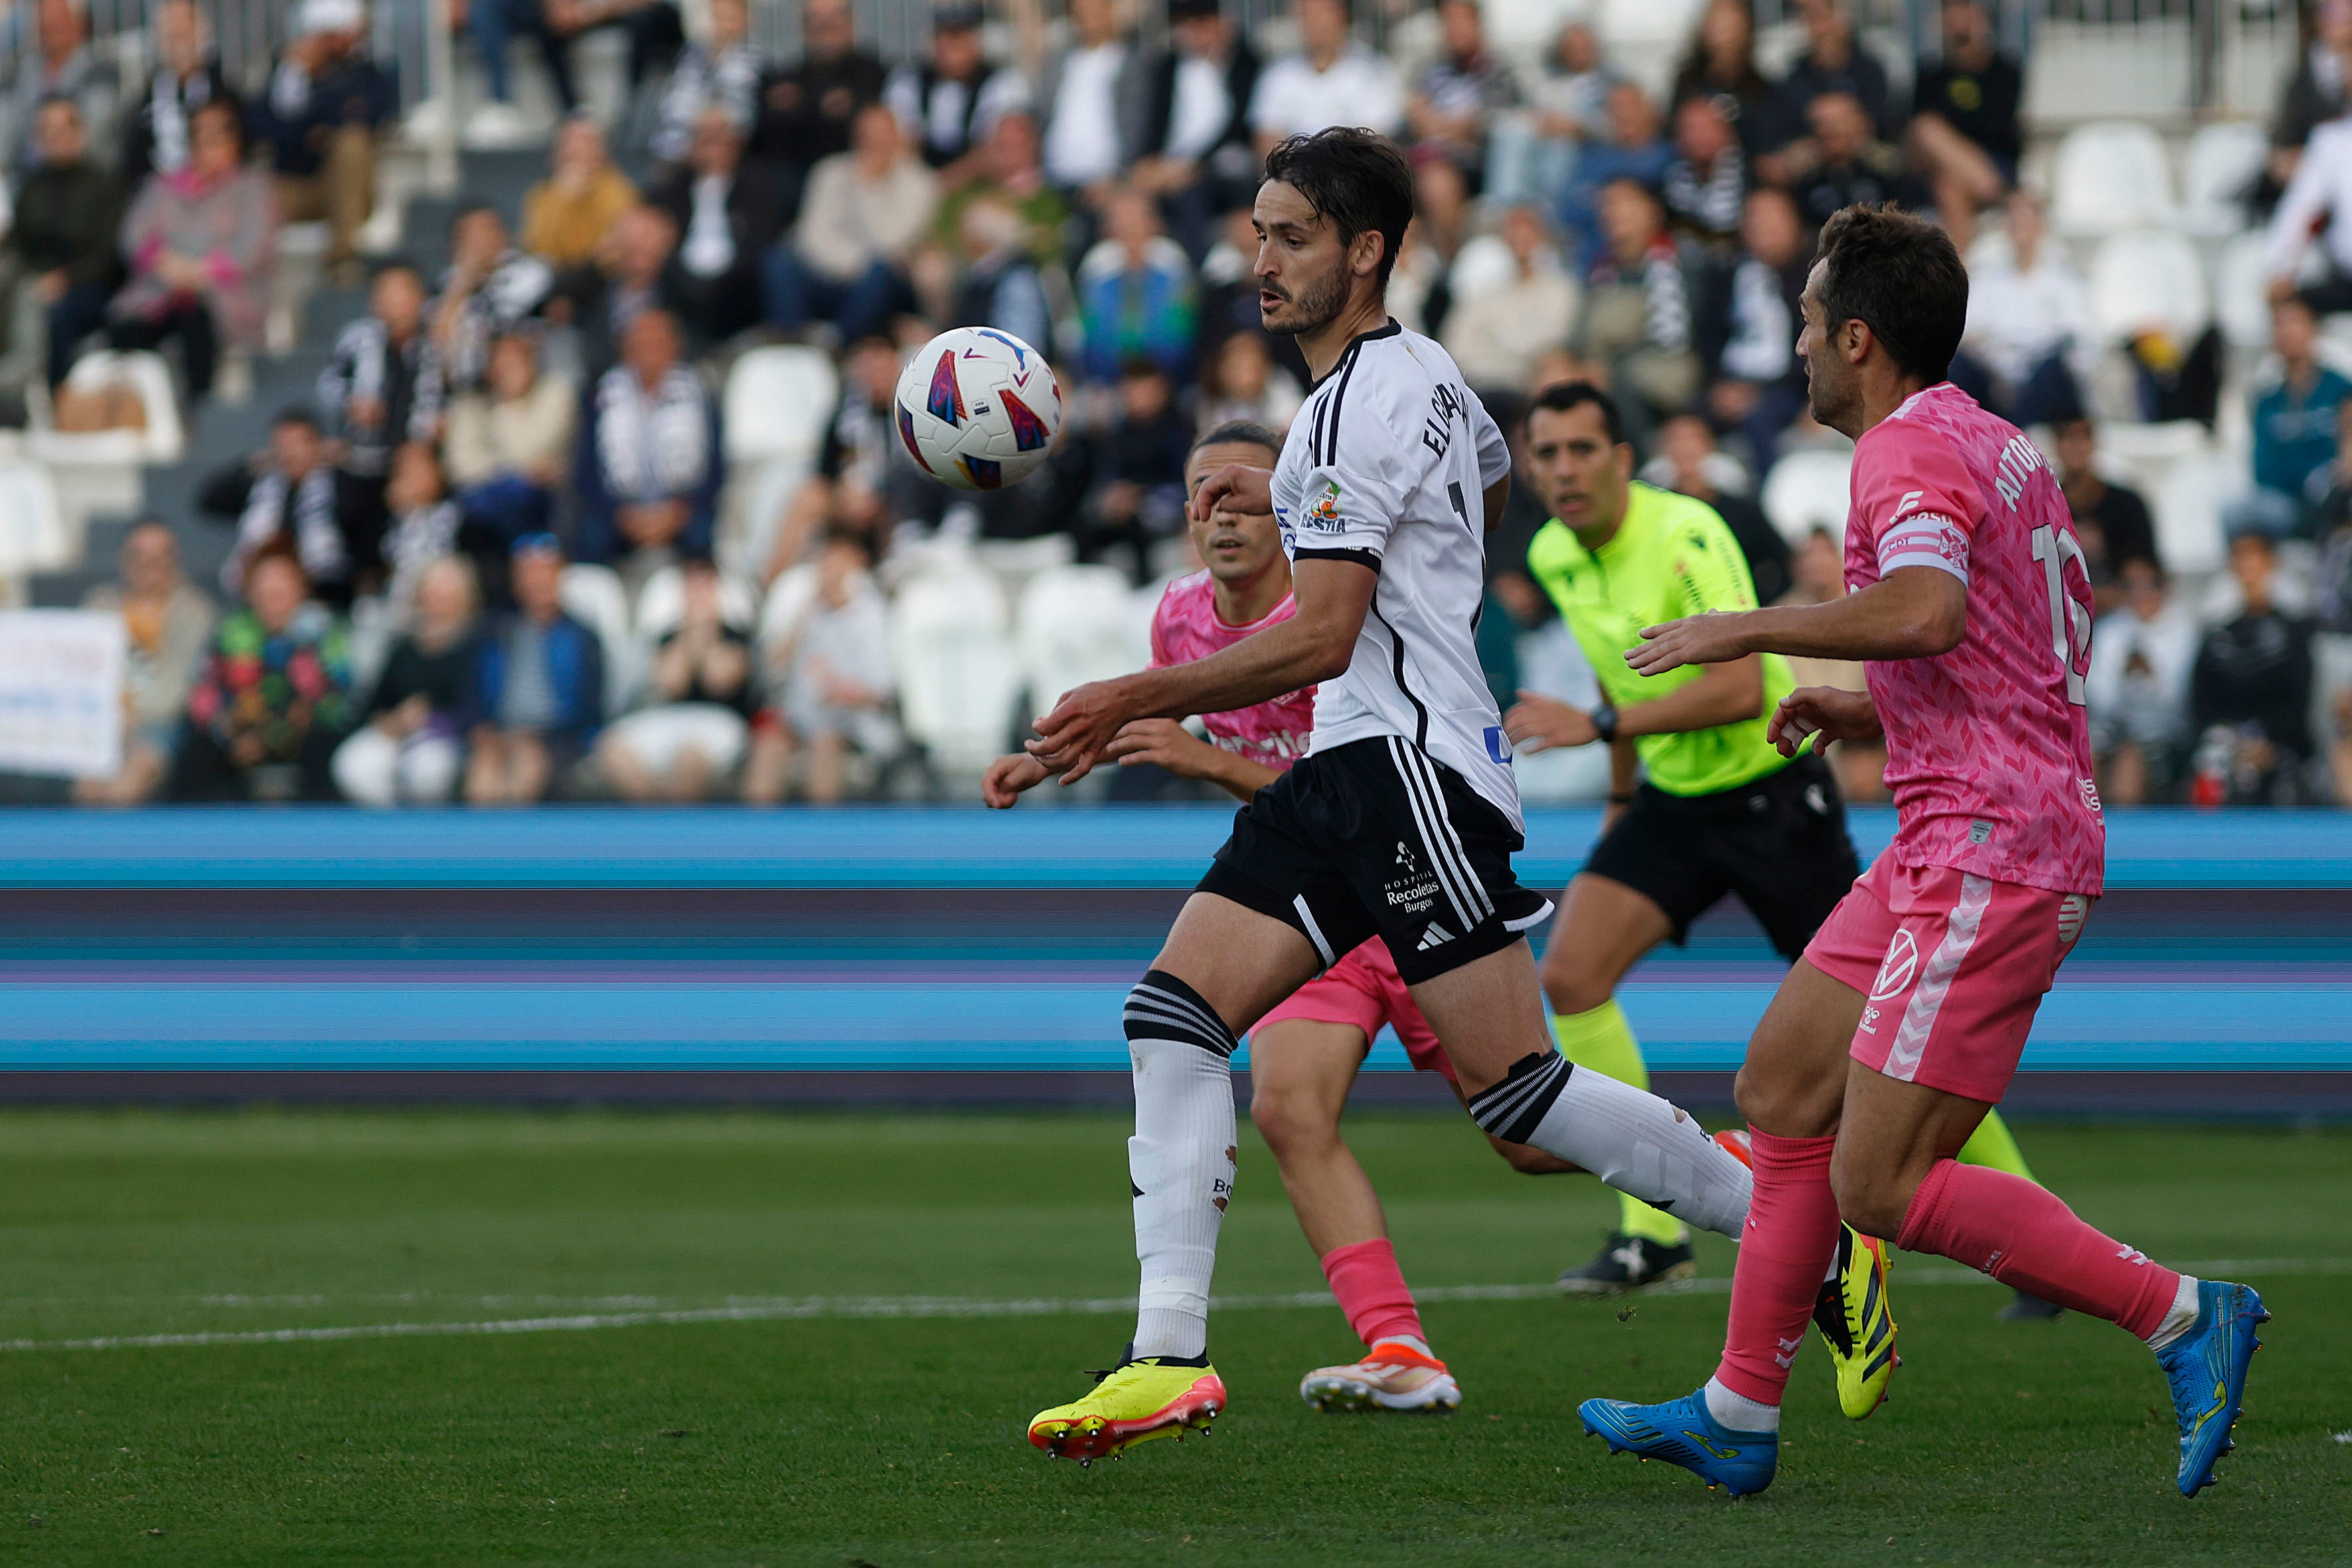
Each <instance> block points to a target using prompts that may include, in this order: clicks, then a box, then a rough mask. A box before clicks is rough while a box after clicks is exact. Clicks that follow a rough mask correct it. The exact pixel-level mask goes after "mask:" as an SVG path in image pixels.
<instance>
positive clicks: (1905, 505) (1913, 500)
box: [1886, 490, 1927, 522]
mask: <svg viewBox="0 0 2352 1568" xmlns="http://www.w3.org/2000/svg"><path fill="white" fill-rule="evenodd" d="M1926 496H1927V491H1926V490H1905V491H1904V492H1903V499H1902V500H1899V501H1896V502H1895V515H1894V516H1893V517H1890V518H1888V519H1887V520H1886V521H1889V522H1901V521H1903V514H1904V513H1905V512H1906V511H1909V510H1911V509H1912V508H1913V507H1915V506H1917V505H1918V504H1919V502H1920V501H1921V500H1923V499H1925V497H1926Z"/></svg>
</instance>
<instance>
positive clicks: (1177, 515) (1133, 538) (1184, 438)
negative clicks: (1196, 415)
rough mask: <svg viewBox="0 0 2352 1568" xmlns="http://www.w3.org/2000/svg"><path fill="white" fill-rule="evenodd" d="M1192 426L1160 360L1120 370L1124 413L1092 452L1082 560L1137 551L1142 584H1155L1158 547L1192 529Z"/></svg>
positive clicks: (1135, 363) (1135, 362)
mask: <svg viewBox="0 0 2352 1568" xmlns="http://www.w3.org/2000/svg"><path fill="white" fill-rule="evenodd" d="M1191 450H1192V427H1191V426H1189V425H1187V424H1186V423H1185V422H1184V418H1183V416H1182V415H1181V414H1180V413H1179V412H1178V411H1177V408H1176V395H1175V388H1174V386H1173V385H1172V384H1171V381H1170V378H1169V375H1168V373H1167V372H1166V371H1165V370H1163V369H1161V368H1160V365H1159V364H1158V363H1155V362H1154V361H1152V360H1150V359H1146V358H1141V357H1139V358H1136V359H1132V360H1129V362H1128V363H1126V364H1125V365H1123V366H1121V367H1120V370H1119V374H1118V412H1117V413H1116V414H1115V415H1114V416H1113V417H1112V419H1111V421H1110V424H1109V426H1108V428H1107V429H1105V430H1104V431H1103V432H1102V433H1101V434H1100V435H1098V436H1097V437H1095V439H1094V442H1093V444H1092V450H1091V451H1090V452H1089V454H1088V465H1087V466H1088V468H1089V473H1088V480H1089V483H1088V487H1087V499H1086V502H1085V507H1084V512H1085V516H1084V520H1083V521H1082V522H1081V524H1080V533H1079V537H1078V557H1079V559H1080V560H1084V561H1096V560H1099V559H1101V558H1102V557H1103V556H1104V555H1105V554H1106V553H1108V552H1109V551H1110V550H1111V549H1112V548H1114V547H1124V548H1125V549H1126V550H1127V551H1128V552H1129V555H1130V556H1131V558H1132V560H1133V563H1134V568H1133V576H1134V581H1135V584H1136V585H1137V586H1138V587H1140V586H1142V585H1143V584H1146V583H1149V582H1150V581H1151V579H1152V578H1153V576H1154V575H1156V574H1155V573H1154V571H1153V569H1152V565H1153V563H1152V550H1153V547H1154V546H1155V545H1156V544H1157V543H1158V542H1160V541H1161V540H1164V539H1173V538H1175V537H1176V536H1178V535H1179V534H1181V533H1182V532H1183V531H1184V458H1185V455H1186V454H1187V453H1188V452H1190V451H1191Z"/></svg>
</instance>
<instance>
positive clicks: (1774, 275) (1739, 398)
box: [1707, 185, 1813, 604]
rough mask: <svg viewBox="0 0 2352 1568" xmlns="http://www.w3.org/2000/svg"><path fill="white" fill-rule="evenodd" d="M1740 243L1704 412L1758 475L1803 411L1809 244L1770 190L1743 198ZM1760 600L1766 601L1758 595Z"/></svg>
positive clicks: (1785, 203)
mask: <svg viewBox="0 0 2352 1568" xmlns="http://www.w3.org/2000/svg"><path fill="white" fill-rule="evenodd" d="M1739 239H1740V253H1739V260H1738V264H1737V265H1735V266H1734V267H1733V268H1732V270H1731V287H1730V289H1729V291H1728V294H1727V298H1726V300H1725V301H1724V319H1723V327H1722V332H1721V342H1722V347H1721V349H1720V350H1719V351H1718V352H1717V354H1716V356H1715V359H1716V378H1715V383H1714V384H1713V385H1712V386H1710V387H1709V388H1708V389H1707V415H1708V416H1709V417H1710V418H1711V419H1713V420H1714V421H1715V423H1716V424H1717V426H1720V427H1721V428H1723V429H1726V430H1733V431H1737V432H1738V434H1739V437H1740V438H1741V440H1742V442H1743V443H1744V444H1745V445H1746V447H1747V448H1748V452H1747V456H1748V466H1749V468H1751V469H1752V470H1753V471H1755V472H1756V473H1758V474H1765V473H1769V472H1770V471H1771V468H1772V464H1773V463H1774V462H1775V461H1776V460H1777V459H1778V458H1779V457H1780V434H1781V432H1782V431H1784V430H1786V429H1788V427H1789V426H1790V424H1791V423H1792V422H1794V420H1795V419H1796V417H1797V416H1798V415H1799V414H1800V413H1801V412H1803V410H1804V407H1805V368H1804V365H1803V363H1801V362H1800V361H1799V360H1798V358H1797V353H1796V344H1797V332H1798V329H1799V328H1800V327H1801V325H1802V322H1803V311H1802V310H1801V309H1800V306H1799V300H1800V298H1801V296H1802V295H1803V293H1804V289H1805V274H1806V271H1807V269H1808V268H1810V267H1811V262H1812V253H1813V247H1812V244H1811V239H1810V237H1809V236H1808V234H1807V231H1806V228H1805V224H1804V220H1803V219H1802V218H1801V217H1799V216H1797V204H1796V203H1795V202H1793V201H1791V200H1790V197H1789V193H1788V192H1786V191H1783V190H1779V189H1777V188H1775V187H1772V186H1769V185H1768V186H1765V187H1764V188H1762V189H1760V190H1755V191H1750V192H1749V193H1748V200H1747V202H1746V203H1745V204H1744V205H1742V207H1741V208H1740V218H1739ZM1759 601H1760V602H1761V603H1765V604H1769V603H1770V602H1771V601H1770V600H1769V599H1762V598H1761V596H1760V595H1759Z"/></svg>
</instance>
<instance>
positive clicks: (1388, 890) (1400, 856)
mask: <svg viewBox="0 0 2352 1568" xmlns="http://www.w3.org/2000/svg"><path fill="white" fill-rule="evenodd" d="M1395 866H1396V869H1397V870H1398V871H1399V872H1400V873H1401V875H1398V876H1395V877H1391V879H1388V880H1387V881H1385V882H1382V883H1381V898H1382V899H1384V900H1387V902H1388V906H1389V908H1391V909H1392V910H1403V911H1404V912H1405V913H1407V914H1409V915H1417V914H1422V913H1424V912H1426V911H1427V910H1432V909H1433V908H1435V907H1436V904H1437V894H1438V886H1437V879H1436V878H1434V877H1433V876H1431V875H1430V874H1429V873H1428V872H1427V871H1425V870H1423V868H1422V864H1421V858H1420V857H1419V856H1417V855H1415V854H1414V853H1413V852H1412V845H1410V844H1407V843H1406V842H1405V841H1404V840H1403V839H1402V838H1400V839H1398V840H1397V847H1396V862H1395ZM1422 945H1423V947H1427V946H1429V945H1430V944H1429V943H1428V942H1423V943H1422Z"/></svg>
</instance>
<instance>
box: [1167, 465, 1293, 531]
mask: <svg viewBox="0 0 2352 1568" xmlns="http://www.w3.org/2000/svg"><path fill="white" fill-rule="evenodd" d="M1185 507H1186V510H1188V511H1189V512H1191V514H1192V521H1194V522H1206V521H1209V514H1210V513H1211V512H1213V511H1217V510H1224V511H1232V512H1241V513H1244V514H1248V515H1252V516H1264V515H1266V514H1269V513H1271V512H1272V511H1273V510H1274V470H1273V469H1271V468H1252V467H1250V466H1249V465H1248V464H1247V463H1227V464H1226V465H1225V466H1224V467H1223V468H1219V469H1217V470H1216V471H1215V472H1213V473H1212V474H1210V475H1208V476H1207V477H1206V478H1204V479H1202V481H1201V486H1200V489H1196V490H1194V491H1193V492H1192V500H1190V501H1188V502H1186V503H1185Z"/></svg>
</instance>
